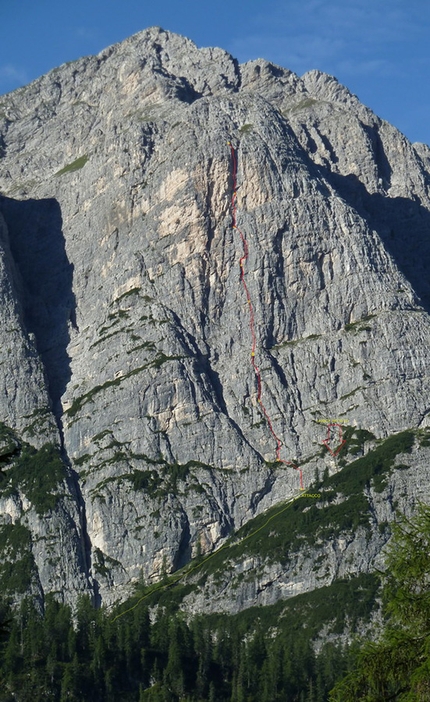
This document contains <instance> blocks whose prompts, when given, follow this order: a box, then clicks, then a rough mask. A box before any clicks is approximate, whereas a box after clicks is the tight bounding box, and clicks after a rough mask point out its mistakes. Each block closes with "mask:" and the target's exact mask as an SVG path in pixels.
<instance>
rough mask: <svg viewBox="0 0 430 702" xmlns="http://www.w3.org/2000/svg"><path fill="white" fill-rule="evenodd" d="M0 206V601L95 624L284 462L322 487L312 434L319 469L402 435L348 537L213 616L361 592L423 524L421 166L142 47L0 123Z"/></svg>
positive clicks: (27, 103) (299, 109) (333, 108)
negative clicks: (350, 587)
mask: <svg viewBox="0 0 430 702" xmlns="http://www.w3.org/2000/svg"><path fill="white" fill-rule="evenodd" d="M228 142H231V145H232V148H233V150H234V155H235V158H236V159H237V168H238V171H237V195H236V203H237V226H238V229H236V228H233V227H232V222H233V220H232V205H231V198H232V195H233V193H232V187H233V183H234V181H233V175H232V173H233V171H232V168H233V164H232V152H231V148H230V146H229V145H228ZM0 193H1V196H0V290H1V306H0V315H1V326H0V335H1V345H0V358H1V362H0V410H1V414H0V419H1V422H2V423H1V425H0V460H1V464H0V467H1V468H2V473H1V476H0V478H1V484H0V490H1V493H0V518H1V523H2V526H1V527H0V530H1V536H2V539H1V540H2V544H0V546H1V548H2V556H1V560H2V566H1V569H0V585H1V586H2V588H3V589H5V590H7V589H9V590H10V591H11V592H13V593H15V595H14V596H17V595H18V594H19V593H22V592H27V591H31V592H33V593H35V594H36V595H38V596H39V597H40V598H42V599H43V596H44V594H46V593H48V592H54V593H56V596H57V597H59V598H62V599H63V600H64V601H66V602H72V603H73V602H75V601H76V597H77V595H78V594H79V593H89V594H90V595H91V596H92V597H93V599H94V601H95V602H98V603H100V602H104V603H106V604H111V603H112V602H114V601H116V600H118V599H122V598H124V597H125V596H126V595H127V594H129V593H130V591H131V589H132V587H133V583H134V582H136V581H137V580H138V579H139V578H141V577H143V578H144V579H145V581H147V582H154V581H156V580H158V579H159V578H160V577H161V576H162V574H163V572H166V571H167V572H171V571H172V570H174V569H177V568H180V567H182V566H183V565H185V564H186V563H188V562H189V560H190V559H191V558H193V557H194V556H196V555H197V554H202V553H203V554H205V553H208V552H210V551H212V550H213V549H216V548H217V547H218V546H220V545H221V544H223V543H224V541H225V539H226V537H228V535H229V534H230V533H231V532H232V531H233V530H235V529H238V528H240V527H242V526H243V525H245V524H246V523H247V522H248V521H249V520H250V519H252V518H254V517H255V516H256V515H258V514H260V513H261V512H263V511H264V510H266V509H268V508H270V507H272V506H273V505H275V504H277V503H279V502H281V501H283V500H286V499H288V498H291V497H292V496H295V495H297V494H299V488H300V485H299V473H298V471H297V470H294V468H293V466H291V465H287V463H286V462H291V463H294V464H295V465H296V466H298V467H300V470H301V471H302V475H303V483H304V486H305V487H308V486H310V485H311V484H312V483H313V482H314V481H315V479H316V478H315V476H316V475H317V474H319V476H322V475H323V473H324V471H326V477H327V475H332V474H335V473H337V472H338V471H339V469H340V468H341V467H342V464H341V463H340V462H339V459H338V457H335V456H333V454H334V453H335V451H328V450H326V449H325V448H324V445H323V442H324V440H325V439H326V438H327V432H329V434H330V431H331V430H330V425H334V424H337V425H338V426H340V427H343V431H344V433H345V436H348V441H347V442H346V444H345V446H344V448H343V461H344V464H346V463H348V461H351V460H353V458H356V457H357V455H364V454H367V453H368V452H369V451H371V450H375V448H376V449H377V447H378V446H379V445H380V444H379V443H378V442H379V441H380V440H382V439H385V438H387V437H388V436H390V435H391V434H393V433H396V432H401V431H403V430H406V429H414V430H415V434H414V443H413V447H410V452H407V456H406V458H405V455H403V453H402V452H400V456H401V458H402V461H401V463H402V465H403V466H405V465H409V466H410V470H408V471H406V470H400V469H399V470H395V466H394V465H393V472H392V473H391V477H390V478H389V480H388V482H387V484H386V485H385V486H384V488H383V490H382V491H380V492H378V493H377V494H373V493H372V490H373V488H372V487H371V486H370V487H369V486H367V487H365V488H363V489H365V490H367V498H368V504H369V510H370V513H371V514H372V520H373V521H372V524H373V526H372V529H371V532H367V534H364V532H363V533H362V532H360V529H359V528H357V529H355V530H354V531H353V533H352V532H351V528H350V527H348V528H349V531H348V528H346V532H345V533H343V532H342V533H340V532H339V533H336V535H334V536H333V538H331V540H330V539H328V540H327V539H322V540H320V543H319V546H318V549H317V550H315V548H314V546H312V545H308V546H307V547H306V549H307V550H305V551H300V555H298V556H297V559H298V560H296V562H294V563H293V562H291V563H290V565H289V566H288V565H286V564H285V562H283V563H281V561H280V560H279V559H278V561H276V563H273V562H271V563H270V564H269V565H268V564H267V563H266V561H264V559H262V558H260V559H258V556H255V555H254V556H253V558H254V560H251V561H249V560H248V565H246V563H245V564H244V562H242V561H240V564H239V566H238V567H239V569H240V570H241V572H242V571H243V572H244V570H246V569H248V570H250V569H251V570H253V571H255V573H256V575H255V578H254V579H252V578H251V582H249V580H250V579H249V578H248V581H247V580H246V578H242V580H240V581H238V582H236V583H235V590H234V593H233V591H230V590H229V589H228V588H229V587H230V586H229V581H226V582H225V583H224V590H225V588H227V590H226V591H225V592H224V595H223V596H222V595H219V597H218V599H217V597H215V596H214V597H213V598H212V603H211V606H212V608H215V609H216V608H219V609H223V610H224V611H237V610H238V609H240V608H243V607H246V606H249V605H250V604H255V603H257V602H261V603H266V602H269V601H270V602H273V601H275V600H276V599H277V598H279V597H287V596H290V595H291V594H297V593H299V592H303V591H306V590H309V589H312V588H313V587H317V586H318V583H320V584H321V583H322V584H327V583H330V582H331V581H332V580H333V579H334V578H336V577H339V574H341V575H345V574H348V573H351V572H354V573H360V572H369V571H370V570H371V569H372V568H373V567H374V566H375V564H376V563H378V562H379V561H378V559H379V558H380V551H381V548H382V546H383V545H384V543H385V542H386V541H387V539H388V536H389V534H388V532H385V531H384V529H383V528H380V526H381V524H382V525H383V524H385V523H387V522H389V521H390V520H391V519H392V518H393V517H394V513H395V508H396V507H398V508H399V509H401V510H402V511H406V512H408V511H409V512H410V511H411V509H412V508H413V505H414V503H415V501H416V500H417V499H423V500H425V501H428V497H427V496H428V493H429V487H430V485H429V478H428V475H427V470H426V468H427V466H428V452H429V450H428V448H427V444H426V442H427V439H426V438H425V437H426V436H427V433H426V428H427V427H429V426H430V400H429V397H430V392H429V390H430V377H429V372H428V368H429V365H430V317H429V311H430V275H429V273H430V149H429V148H428V147H427V146H426V145H424V144H410V143H409V142H408V140H407V139H406V138H405V137H404V136H403V135H402V134H401V133H400V132H398V131H397V130H396V129H395V128H394V127H392V126H391V125H389V124H387V123H386V122H384V121H383V120H381V119H379V118H378V117H377V116H376V115H374V114H373V113H372V112H371V111H370V110H369V109H367V108H366V107H365V106H364V105H362V104H361V103H360V102H359V100H358V99H357V98H356V97H355V96H354V95H352V94H351V93H350V92H349V91H348V90H347V89H346V88H345V87H343V86H341V85H340V84H339V83H338V82H337V80H336V79H335V78H333V77H331V76H328V75H325V74H323V73H320V72H318V71H311V72H309V73H307V74H305V75H304V76H303V77H302V78H299V77H298V76H296V75H295V74H294V73H292V72H290V71H288V70H287V69H284V68H280V67H278V66H275V65H273V64H271V63H268V62H267V61H264V60H260V59H259V60H256V61H251V62H248V63H246V64H242V65H239V64H238V62H237V61H236V60H235V59H234V58H232V57H231V56H230V55H229V54H228V53H226V52H225V51H222V50H221V49H212V48H205V49H198V48H197V47H196V46H195V45H194V44H193V43H192V42H191V41H189V40H188V39H185V38H183V37H181V36H178V35H175V34H172V33H170V32H166V31H164V30H162V29H159V28H151V29H148V30H145V31H143V32H141V33H139V34H137V35H135V36H132V37H130V38H129V39H127V40H126V41H124V42H122V43H121V44H118V45H115V46H112V47H109V48H108V49H106V50H105V51H103V52H102V53H100V54H99V55H98V56H91V57H87V58H83V59H80V60H78V61H75V62H73V63H71V64H65V65H63V66H60V67H59V68H58V69H55V70H53V71H51V72H50V73H48V74H47V75H45V76H43V77H41V78H40V79H38V80H36V81H35V82H33V83H31V84H30V85H28V86H26V87H24V88H20V89H19V90H16V91H14V92H13V93H11V94H9V95H4V96H1V97H0ZM241 233H242V236H243V237H245V243H244V241H243V240H242V237H241ZM244 245H245V247H247V252H248V256H247V258H246V260H245V262H244V276H245V280H246V286H247V288H246V289H247V291H248V294H249V298H248V299H247V296H246V294H245V288H244V286H243V284H242V281H241V270H242V269H241V267H240V260H241V257H243V255H244ZM242 263H243V259H242ZM249 300H250V301H251V303H250V302H249ZM251 315H252V320H253V321H252V320H251ZM251 323H252V324H253V329H254V333H255V339H256V347H255V356H251V352H252V328H251ZM253 359H254V361H255V363H256V364H257V365H258V368H259V370H260V373H261V381H262V401H263V403H264V408H265V409H266V411H267V416H268V417H269V418H270V423H271V425H272V428H273V433H272V431H271V430H270V426H269V423H268V421H267V417H265V416H264V413H263V412H262V408H261V403H259V402H257V385H256V374H255V372H254V369H253V365H252V360H253ZM332 429H333V426H332ZM347 430H348V433H347ZM360 432H361V434H360ZM363 432H364V433H363ZM275 436H276V437H279V438H280V440H281V442H282V447H281V452H280V457H281V458H282V461H281V462H280V461H276V448H277V442H276V439H275ZM357 436H361V437H364V438H363V441H362V442H361V444H359V443H357V442H356V443H355V444H354V443H353V439H354V437H357ZM423 437H424V438H423ZM333 440H336V437H334V439H333ZM351 442H352V443H351ZM352 447H354V451H352ZM357 452H358V453H357ZM408 457H409V458H408ZM408 461H409V462H408ZM326 469H327V470H326ZM357 469H358V470H359V469H360V466H359V465H358V468H357ZM342 495H343V493H341V492H339V494H338V496H337V497H336V500H337V501H338V502H339V503H341V502H342V500H343V499H344V496H343V497H342ZM48 498H49V499H48ZM309 509H310V510H318V509H319V511H320V512H321V511H322V510H323V507H322V506H321V505H320V507H318V506H317V502H315V501H314V503H312V504H310V505H309ZM315 513H316V512H315ZM344 531H345V530H344ZM345 534H347V536H345ZM348 534H351V538H350V541H348V538H349V537H348ZM342 539H343V541H342ZM345 539H346V541H345ZM345 544H346V545H345ZM351 544H352V545H351ZM347 547H348V548H349V551H348V548H347ZM343 552H345V554H344V556H342V555H341V554H342V553H343ZM324 554H325V558H326V559H327V562H325V563H324V567H325V570H324V573H323V574H321V573H318V572H317V571H318V568H319V566H318V561H317V559H318V558H319V557H321V555H323V556H324ZM281 560H282V559H281ZM293 560H294V559H293ZM323 560H324V559H323ZM315 563H316V564H317V565H316V566H315ZM327 564H328V565H327ZM326 566H327V567H326ZM321 567H322V566H321ZM313 569H314V570H313ZM294 572H295V573H296V575H295V576H293V573H294ZM315 572H317V575H315ZM17 573H20V574H21V575H20V577H16V574H17ZM312 573H314V575H313V576H312ZM12 574H14V575H13V578H12ZM21 576H22V577H21ZM260 576H261V577H260ZM259 578H260V580H259ZM221 580H222V578H221ZM260 581H261V582H262V581H264V583H265V585H264V587H263V588H261V587H260V585H259V583H260V584H261V582H260ZM267 583H269V585H270V586H268V585H267ZM259 587H260V589H259ZM263 590H264V592H266V594H265V595H261V592H263ZM220 592H222V588H221V590H220ZM217 603H218V604H217ZM189 606H190V607H191V608H193V609H195V610H196V609H197V610H198V609H201V608H204V607H206V606H207V598H205V596H204V594H201V595H198V596H195V597H194V599H193V601H192V602H191V603H190V604H189Z"/></svg>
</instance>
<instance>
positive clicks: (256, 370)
mask: <svg viewBox="0 0 430 702" xmlns="http://www.w3.org/2000/svg"><path fill="white" fill-rule="evenodd" d="M227 144H228V146H229V147H230V151H231V162H232V191H233V192H232V196H231V218H232V227H233V229H235V230H236V231H237V233H238V234H239V236H240V239H241V242H242V248H243V254H242V256H241V257H240V259H239V268H240V280H241V283H242V285H243V289H244V291H245V297H246V300H247V302H248V308H249V328H250V331H251V365H252V367H253V369H254V374H255V379H256V381H257V402H258V403H259V405H260V409H261V412H262V414H263V416H264V418H265V419H266V421H267V424H268V427H269V429H270V433H271V434H272V436H273V438H274V440H275V442H276V459H277V460H278V461H279V462H280V463H284V464H285V465H286V466H291V467H292V468H294V469H295V470H297V471H298V472H299V476H300V489H301V490H304V487H303V475H302V470H301V468H299V466H296V464H295V463H292V462H291V461H286V460H284V459H283V458H281V448H282V442H281V439H280V438H279V436H278V435H277V434H276V433H275V430H274V428H273V424H272V420H271V419H270V416H269V414H268V412H267V410H266V407H265V406H264V403H263V401H262V399H261V395H262V383H261V373H260V369H259V367H258V365H257V362H256V360H255V353H256V348H257V336H256V333H255V315H254V307H253V305H252V301H251V295H250V293H249V289H248V285H247V283H246V277H245V263H246V261H247V259H248V256H249V248H248V242H247V240H246V237H245V235H244V233H243V232H242V231H241V230H240V229H239V227H238V226H237V221H236V220H237V205H236V200H237V158H236V151H235V150H234V148H233V145H232V143H231V142H230V141H228V142H227Z"/></svg>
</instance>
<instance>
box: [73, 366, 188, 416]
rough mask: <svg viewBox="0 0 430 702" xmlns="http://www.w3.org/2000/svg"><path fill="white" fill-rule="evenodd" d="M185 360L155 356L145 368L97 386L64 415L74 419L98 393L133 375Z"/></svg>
mask: <svg viewBox="0 0 430 702" xmlns="http://www.w3.org/2000/svg"><path fill="white" fill-rule="evenodd" d="M184 358H187V356H166V355H165V354H164V353H159V354H157V356H155V358H153V359H152V360H151V361H149V362H148V363H145V364H144V365H143V366H139V367H138V368H134V369H133V370H131V371H129V372H128V373H124V375H121V376H119V377H118V378H114V379H113V380H107V381H106V382H105V383H103V385H96V386H95V387H93V388H92V389H91V390H89V391H88V392H86V393H85V394H84V395H81V396H80V397H77V398H76V399H75V400H73V402H72V405H71V406H70V407H69V408H68V409H67V410H66V411H65V413H64V414H66V415H67V416H68V417H74V416H75V415H76V414H77V413H78V412H79V411H80V410H81V409H82V407H83V406H84V405H86V404H87V403H88V402H91V401H92V399H93V397H94V395H97V393H99V392H102V391H104V390H107V389H108V388H111V387H115V386H118V385H120V384H121V383H123V382H124V380H127V378H131V377H132V376H133V375H137V374H138V373H142V371H144V370H147V369H148V368H151V367H153V368H157V369H158V368H160V367H161V366H162V365H163V363H166V361H176V360H182V359H184Z"/></svg>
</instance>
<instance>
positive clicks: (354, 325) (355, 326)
mask: <svg viewBox="0 0 430 702" xmlns="http://www.w3.org/2000/svg"><path fill="white" fill-rule="evenodd" d="M375 316H376V315H374V314H368V315H367V316H366V317H363V319H359V320H357V322H350V323H349V324H345V331H355V332H360V331H372V328H371V327H369V326H364V327H360V324H363V322H368V321H369V320H370V319H373V318H374V317H375Z"/></svg>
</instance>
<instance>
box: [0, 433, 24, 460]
mask: <svg viewBox="0 0 430 702" xmlns="http://www.w3.org/2000/svg"><path fill="white" fill-rule="evenodd" d="M20 446H21V444H20V442H19V440H18V437H17V435H16V433H15V432H14V431H13V429H10V428H9V427H8V426H6V424H4V423H3V422H0V470H1V468H2V466H4V465H8V464H9V463H10V461H11V460H12V459H13V458H14V457H15V456H16V455H17V454H19V452H20Z"/></svg>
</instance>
